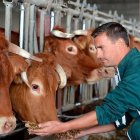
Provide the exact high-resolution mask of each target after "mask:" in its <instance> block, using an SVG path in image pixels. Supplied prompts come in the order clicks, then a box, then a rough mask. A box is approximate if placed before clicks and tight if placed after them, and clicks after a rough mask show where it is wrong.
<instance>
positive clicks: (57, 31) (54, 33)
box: [51, 30, 74, 38]
mask: <svg viewBox="0 0 140 140" xmlns="http://www.w3.org/2000/svg"><path fill="white" fill-rule="evenodd" d="M51 33H52V35H54V36H56V37H60V38H72V37H74V34H69V33H64V32H61V31H59V30H52V31H51Z"/></svg>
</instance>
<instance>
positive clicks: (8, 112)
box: [0, 33, 28, 134]
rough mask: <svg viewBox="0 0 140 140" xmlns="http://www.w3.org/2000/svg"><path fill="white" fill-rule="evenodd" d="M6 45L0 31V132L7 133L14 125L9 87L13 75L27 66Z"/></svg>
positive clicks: (7, 44)
mask: <svg viewBox="0 0 140 140" xmlns="http://www.w3.org/2000/svg"><path fill="white" fill-rule="evenodd" d="M8 46H9V43H8V42H7V41H6V40H5V38H4V36H3V35H2V33H0V134H5V133H8V132H10V131H12V130H13V129H14V128H15V127H16V118H15V117H14V115H13V112H12V107H11V102H10V96H9V87H10V84H11V82H12V81H13V79H14V77H15V75H16V74H18V73H20V72H21V71H24V70H25V69H26V67H27V66H28V64H27V63H26V62H25V61H24V59H23V58H22V57H19V56H17V55H13V56H12V55H9V53H8ZM17 64H18V65H17ZM21 64H22V65H21Z"/></svg>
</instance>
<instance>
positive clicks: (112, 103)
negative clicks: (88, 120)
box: [96, 59, 140, 125]
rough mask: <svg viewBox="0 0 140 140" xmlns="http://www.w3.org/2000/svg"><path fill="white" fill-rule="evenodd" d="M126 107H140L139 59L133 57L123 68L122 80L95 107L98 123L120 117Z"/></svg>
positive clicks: (107, 122)
mask: <svg viewBox="0 0 140 140" xmlns="http://www.w3.org/2000/svg"><path fill="white" fill-rule="evenodd" d="M128 109H133V110H138V109H140V59H134V60H133V62H130V63H129V64H128V65H127V67H126V68H125V72H124V75H123V78H122V81H120V82H119V83H118V86H116V88H115V89H114V90H112V91H111V92H109V93H108V94H107V96H106V97H105V99H104V101H103V104H102V105H101V106H97V107H96V116H97V120H98V123H99V124H100V125H104V124H109V123H112V122H115V121H116V120H118V119H120V118H122V116H124V115H125V112H127V111H128Z"/></svg>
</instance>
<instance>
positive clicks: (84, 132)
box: [75, 123, 116, 138]
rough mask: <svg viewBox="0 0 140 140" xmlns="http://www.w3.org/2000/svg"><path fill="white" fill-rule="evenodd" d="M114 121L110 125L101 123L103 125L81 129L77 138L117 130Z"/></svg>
mask: <svg viewBox="0 0 140 140" xmlns="http://www.w3.org/2000/svg"><path fill="white" fill-rule="evenodd" d="M115 129H116V128H115V125H114V123H112V124H108V125H101V126H99V125H98V126H94V127H92V128H88V129H84V130H81V131H80V133H79V134H77V135H76V137H75V138H80V137H83V136H86V135H89V134H97V133H104V132H109V131H113V130H115Z"/></svg>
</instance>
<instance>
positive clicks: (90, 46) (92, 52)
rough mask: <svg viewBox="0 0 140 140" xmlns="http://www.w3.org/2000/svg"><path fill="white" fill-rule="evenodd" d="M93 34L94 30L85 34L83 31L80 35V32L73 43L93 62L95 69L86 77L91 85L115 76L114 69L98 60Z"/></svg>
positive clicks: (86, 31)
mask: <svg viewBox="0 0 140 140" xmlns="http://www.w3.org/2000/svg"><path fill="white" fill-rule="evenodd" d="M76 32H77V31H75V34H76ZM92 32H93V29H89V30H85V31H84V34H83V30H81V35H80V30H78V35H76V36H75V37H74V38H73V41H74V42H75V43H76V44H77V46H78V47H79V48H80V49H81V51H82V52H83V53H85V54H86V56H87V57H89V59H91V60H92V61H93V69H92V71H90V72H89V74H88V76H87V77H86V81H87V82H89V83H95V82H96V81H98V80H100V79H102V78H111V77H113V76H114V74H115V68H114V67H104V66H103V64H102V63H101V62H100V61H99V60H98V59H97V57H96V48H95V46H94V39H93V37H92V36H91V34H92ZM85 63H86V62H85Z"/></svg>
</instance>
